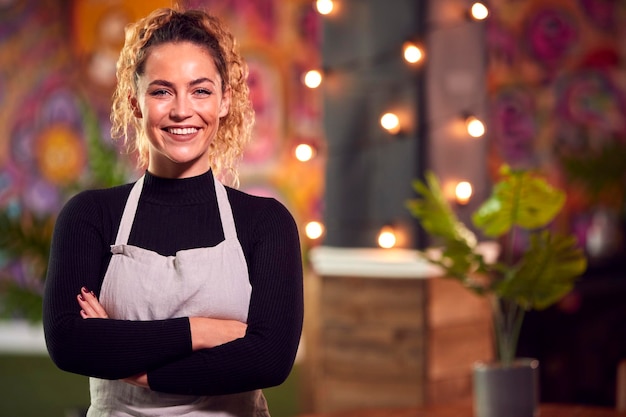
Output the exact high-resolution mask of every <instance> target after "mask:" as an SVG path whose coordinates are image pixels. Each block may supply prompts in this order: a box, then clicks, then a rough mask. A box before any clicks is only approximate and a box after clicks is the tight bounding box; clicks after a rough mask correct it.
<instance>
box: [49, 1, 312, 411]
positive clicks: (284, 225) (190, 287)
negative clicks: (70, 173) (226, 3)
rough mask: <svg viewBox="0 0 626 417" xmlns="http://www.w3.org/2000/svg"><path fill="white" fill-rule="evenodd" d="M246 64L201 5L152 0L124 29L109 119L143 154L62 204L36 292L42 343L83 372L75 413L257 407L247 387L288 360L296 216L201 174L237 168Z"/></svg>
mask: <svg viewBox="0 0 626 417" xmlns="http://www.w3.org/2000/svg"><path fill="white" fill-rule="evenodd" d="M246 77H247V67H246V66H245V64H244V62H243V60H242V58H241V56H240V55H239V52H238V51H237V48H236V44H235V41H234V39H233V37H232V35H230V34H229V33H228V32H226V31H225V30H224V29H223V27H222V26H221V24H220V23H219V21H218V20H217V19H216V18H214V17H212V16H210V15H207V14H206V13H204V12H200V11H191V10H190V11H186V12H183V11H178V10H173V9H159V10H156V11H155V12H153V13H152V14H150V15H149V16H148V17H146V18H144V19H142V20H140V21H138V22H137V23H135V24H133V25H131V26H130V27H129V28H128V29H127V32H126V42H125V45H124V48H123V50H122V52H121V55H120V58H119V61H118V70H117V78H118V86H117V90H116V92H115V95H114V102H113V107H112V117H111V119H112V122H113V127H112V133H113V134H114V136H117V137H120V136H123V137H124V138H125V140H127V141H128V144H129V145H130V147H131V148H132V149H134V150H136V151H137V153H138V155H139V161H140V163H141V164H143V166H145V167H146V168H147V169H146V171H145V175H144V176H143V177H142V178H141V179H139V180H138V181H137V182H136V183H134V184H126V185H123V186H119V187H114V188H111V189H106V190H90V191H84V192H82V193H80V194H78V195H76V196H75V197H73V198H72V199H71V200H70V201H69V202H68V203H67V204H66V206H65V207H64V208H63V210H62V211H61V213H60V215H59V217H58V220H57V223H56V226H55V232H54V237H53V242H52V248H51V255H50V262H49V265H48V276H47V280H46V289H45V295H44V329H45V334H46V342H47V346H48V350H49V352H50V356H51V358H52V359H53V361H54V362H55V363H56V364H57V366H59V367H60V368H61V369H63V370H66V371H69V372H74V373H78V374H82V375H88V376H90V377H91V378H90V392H91V406H90V408H89V411H88V416H131V415H132V416H143V415H158V416H174V415H175V416H268V415H269V413H268V411H267V405H266V402H265V399H264V397H263V394H262V392H261V391H260V389H261V388H264V387H269V386H274V385H278V384H280V383H282V382H283V381H284V380H285V378H286V377H287V375H288V374H289V372H290V370H291V367H292V365H293V361H294V358H295V354H296V350H297V347H298V343H299V339H300V333H301V330H302V317H303V302H302V264H301V258H300V247H299V239H298V233H297V228H296V225H295V223H294V220H293V218H292V216H291V215H290V214H289V212H288V211H287V210H286V208H285V207H284V206H283V205H281V204H280V203H278V202H277V201H276V200H274V199H269V198H261V197H255V196H251V195H248V194H245V193H243V192H240V191H237V190H235V189H234V188H230V187H225V186H223V185H222V184H221V183H220V182H219V181H218V180H217V179H216V178H215V176H214V175H218V174H220V175H222V177H228V178H231V179H232V180H233V181H234V182H235V183H236V180H237V177H236V170H235V168H236V163H237V161H238V159H239V158H240V156H241V154H242V151H243V148H244V146H245V144H246V142H247V141H248V138H249V137H250V132H251V127H252V120H253V112H252V109H251V105H250V100H249V98H248V88H247V86H246ZM77 294H78V295H77Z"/></svg>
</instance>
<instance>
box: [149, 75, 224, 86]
mask: <svg viewBox="0 0 626 417" xmlns="http://www.w3.org/2000/svg"><path fill="white" fill-rule="evenodd" d="M205 82H209V83H211V84H213V85H215V86H217V84H216V83H215V81H213V80H212V79H210V78H207V77H203V78H198V79H197V80H193V81H190V82H189V83H188V84H187V85H188V86H189V87H193V86H196V85H198V84H202V83H205ZM148 85H149V86H153V85H161V86H163V87H169V88H174V84H173V83H171V82H169V81H166V80H154V81H152V82H151V83H150V84H148Z"/></svg>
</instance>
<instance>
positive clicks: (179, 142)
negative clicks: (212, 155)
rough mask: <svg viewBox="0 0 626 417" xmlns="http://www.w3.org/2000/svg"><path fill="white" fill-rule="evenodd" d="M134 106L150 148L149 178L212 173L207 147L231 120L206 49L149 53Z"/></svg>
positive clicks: (170, 47)
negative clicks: (221, 124) (224, 122)
mask: <svg viewBox="0 0 626 417" xmlns="http://www.w3.org/2000/svg"><path fill="white" fill-rule="evenodd" d="M132 103H133V106H134V108H135V116H136V117H139V118H141V119H142V127H143V129H144V132H145V134H146V136H147V138H148V141H149V142H150V147H149V161H148V171H150V173H152V174H154V175H156V176H159V177H166V178H184V177H191V176H196V175H200V174H203V173H205V172H206V171H208V170H209V168H210V166H211V161H210V160H209V157H208V152H209V146H210V144H211V142H212V141H213V138H214V137H215V135H216V133H217V130H218V127H219V121H220V118H221V117H224V116H226V115H227V114H228V109H229V105H230V92H229V90H226V92H225V93H222V79H221V77H220V75H219V73H218V71H217V69H216V67H215V63H214V61H213V58H212V57H211V55H209V53H208V52H207V51H206V50H205V49H204V48H202V47H200V46H198V45H196V44H193V43H190V42H181V43H165V44H162V45H158V46H154V47H151V49H150V51H149V55H148V57H147V59H146V62H145V70H144V72H143V74H142V75H140V76H139V78H138V83H137V97H135V98H133V99H132Z"/></svg>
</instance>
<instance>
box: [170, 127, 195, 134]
mask: <svg viewBox="0 0 626 417" xmlns="http://www.w3.org/2000/svg"><path fill="white" fill-rule="evenodd" d="M167 131H168V132H170V133H172V134H174V135H190V134H192V133H196V132H197V131H198V129H196V128H195V127H185V128H176V127H173V128H170V129H167Z"/></svg>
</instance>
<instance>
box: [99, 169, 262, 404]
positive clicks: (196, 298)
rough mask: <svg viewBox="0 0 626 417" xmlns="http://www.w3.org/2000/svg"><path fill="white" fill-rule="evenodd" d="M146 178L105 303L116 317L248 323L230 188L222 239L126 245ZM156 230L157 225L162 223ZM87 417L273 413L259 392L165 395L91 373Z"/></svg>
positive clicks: (132, 198) (222, 207)
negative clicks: (167, 248) (192, 244)
mask: <svg viewBox="0 0 626 417" xmlns="http://www.w3.org/2000/svg"><path fill="white" fill-rule="evenodd" d="M142 188H143V177H142V178H140V179H139V180H138V181H137V183H136V184H135V185H134V187H133V189H132V190H131V193H130V195H129V197H128V200H127V202H126V207H125V208H124V213H123V215H122V221H121V223H120V227H119V230H118V233H117V238H116V240H115V245H112V246H111V252H112V253H113V256H112V258H111V262H110V264H109V267H108V269H107V272H106V274H105V276H104V281H103V284H102V290H101V292H100V302H101V303H102V305H103V307H104V308H105V310H106V311H107V313H108V315H109V317H110V318H112V319H121V320H160V319H167V318H174V317H193V316H199V317H212V318H221V319H234V320H238V321H241V322H246V321H247V315H248V305H249V303H250V294H251V291H252V288H251V286H250V282H249V278H248V269H247V264H246V260H245V258H244V255H243V250H242V249H241V244H240V243H239V240H238V239H237V231H236V229H235V223H234V220H233V215H232V210H231V208H230V203H229V202H228V197H227V195H226V189H225V188H224V186H223V185H222V184H221V183H220V182H218V181H217V180H215V191H216V194H217V202H218V207H219V212H220V217H221V219H222V228H223V230H224V241H223V242H221V243H220V244H218V245H217V246H215V247H209V248H197V249H189V250H182V251H179V252H177V253H176V255H175V256H162V255H159V254H158V253H156V252H153V251H150V250H146V249H142V248H139V247H136V246H131V245H127V242H128V237H129V235H130V230H131V228H132V225H133V220H134V218H135V212H136V210H137V204H138V202H139V196H140V195H141V190H142ZM157 227H158V226H157ZM89 382H90V393H91V407H90V408H89V411H88V413H87V416H88V417H110V416H114V417H128V416H211V417H267V416H269V413H268V411H267V404H266V401H265V398H264V396H263V393H262V392H261V390H256V391H250V392H244V393H240V394H232V395H218V396H188V395H177V394H166V393H161V392H155V391H151V390H149V389H145V388H140V387H137V386H134V385H130V384H128V383H125V382H122V381H110V380H104V379H99V378H90V381H89Z"/></svg>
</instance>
